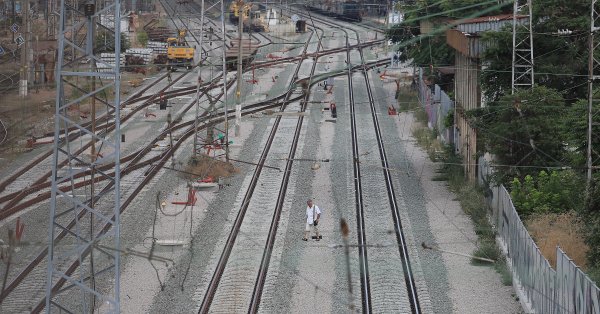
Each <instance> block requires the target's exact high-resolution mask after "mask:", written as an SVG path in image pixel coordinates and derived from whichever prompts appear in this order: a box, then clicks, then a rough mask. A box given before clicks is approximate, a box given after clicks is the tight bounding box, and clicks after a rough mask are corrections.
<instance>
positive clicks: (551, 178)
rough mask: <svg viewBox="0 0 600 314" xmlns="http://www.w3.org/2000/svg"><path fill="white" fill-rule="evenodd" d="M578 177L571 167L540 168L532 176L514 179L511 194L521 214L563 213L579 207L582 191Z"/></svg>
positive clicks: (523, 215) (522, 215)
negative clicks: (557, 169)
mask: <svg viewBox="0 0 600 314" xmlns="http://www.w3.org/2000/svg"><path fill="white" fill-rule="evenodd" d="M582 184H583V183H582V181H581V180H580V178H579V177H578V176H577V175H576V174H575V173H574V172H573V171H570V170H564V171H552V172H551V173H550V174H548V173H547V172H546V171H544V170H542V171H540V173H539V174H538V175H537V177H535V178H534V177H533V176H531V175H527V176H525V178H524V179H523V181H521V180H519V179H518V178H514V179H513V181H512V182H511V192H510V196H511V198H512V200H513V204H514V205H515V208H516V209H517V211H518V212H519V214H520V215H521V217H527V216H529V215H531V214H533V213H564V212H567V211H569V210H575V209H578V208H580V207H581V206H582V198H581V197H579V195H580V194H581V192H582V191H583V190H584V188H583V185H582Z"/></svg>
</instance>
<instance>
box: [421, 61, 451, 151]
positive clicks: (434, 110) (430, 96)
mask: <svg viewBox="0 0 600 314" xmlns="http://www.w3.org/2000/svg"><path fill="white" fill-rule="evenodd" d="M417 89H418V97H419V102H420V104H421V105H422V106H423V107H424V108H425V111H426V112H427V118H428V122H427V126H428V127H429V128H430V129H433V128H435V129H436V130H437V131H438V132H439V134H440V137H441V140H442V142H443V143H444V144H450V143H453V132H452V128H447V127H446V126H445V125H444V123H445V121H446V116H447V115H448V114H449V113H450V112H451V110H452V111H453V110H454V102H453V101H452V100H450V97H448V95H446V93H444V91H442V89H441V88H440V86H439V85H427V84H426V83H425V81H424V80H423V70H422V69H421V70H420V71H419V79H418V86H417Z"/></svg>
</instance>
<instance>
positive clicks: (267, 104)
mask: <svg viewBox="0 0 600 314" xmlns="http://www.w3.org/2000/svg"><path fill="white" fill-rule="evenodd" d="M231 84H233V82H232V83H231ZM229 87H231V85H229V86H228V88H229ZM290 92H291V90H290V91H288V92H286V93H285V94H282V95H280V96H278V97H274V98H272V99H269V100H266V101H262V102H259V103H256V104H254V105H249V106H246V109H251V110H248V111H246V112H244V113H243V115H250V114H253V113H256V112H260V111H262V110H265V109H269V108H273V107H278V106H280V105H279V104H278V103H277V101H278V100H280V99H282V98H284V97H286V95H287V94H288V93H290ZM301 98H302V96H298V97H295V98H293V99H291V101H296V100H299V99H301ZM227 114H228V115H230V116H233V115H234V114H235V110H234V109H231V110H228V112H227ZM213 120H214V119H213ZM214 121H216V122H217V123H218V122H220V121H224V118H220V119H217V120H214ZM192 123H193V121H189V122H186V123H185V126H188V127H191V126H192ZM204 127H205V126H202V127H201V128H204ZM165 132H167V130H165ZM191 135H192V132H191V131H190V130H189V129H188V131H187V132H185V133H184V135H183V136H182V137H180V140H179V141H178V142H177V143H178V144H176V145H174V147H175V149H176V148H177V147H179V146H180V145H181V144H179V143H180V142H181V143H182V142H183V141H184V140H186V139H187V138H189V137H190V136H191ZM172 152H174V150H172V149H171V148H170V149H169V150H168V151H167V152H165V153H163V155H161V156H158V157H159V158H162V159H164V162H166V160H168V158H169V157H170V156H171V154H172ZM140 155H141V154H140ZM138 158H141V157H139V156H138ZM164 162H162V163H159V164H158V165H156V164H154V160H152V161H151V162H148V164H152V165H153V167H152V168H151V169H150V171H149V172H148V173H147V174H146V176H145V178H144V180H143V181H142V183H143V184H140V186H138V188H136V190H135V191H134V192H133V194H132V195H131V196H130V197H129V198H128V200H129V199H131V200H133V198H135V195H137V193H138V192H139V191H141V189H142V188H143V186H145V184H146V183H147V182H149V180H150V179H151V178H152V177H153V176H154V175H155V174H156V172H157V171H158V170H160V168H161V166H162V165H164ZM132 163H133V161H132ZM128 167H137V165H133V166H130V165H128V166H126V168H125V169H124V170H122V173H128V172H130V171H132V170H134V169H131V170H130V169H129V168H128ZM136 169H137V168H136ZM146 178H148V179H146ZM136 191H137V192H136ZM101 193H102V192H101ZM48 195H49V194H48ZM99 195H100V194H99ZM48 197H49V196H48ZM130 202H131V201H129V202H124V203H123V204H122V205H121V212H123V211H124V210H125V209H126V207H127V205H129V203H130ZM81 217H82V216H79V219H81ZM74 224H75V222H74V221H72V222H71V223H70V224H69V225H68V226H67V228H68V229H70V228H72V227H73V226H74ZM66 234H67V231H63V232H61V233H60V234H59V235H57V237H56V239H55V241H60V240H61V239H62V238H64V237H65V236H66ZM47 254H48V248H47V247H46V248H45V249H43V250H42V251H41V252H40V253H39V254H38V255H37V256H36V258H35V259H34V260H33V261H32V262H31V263H29V264H28V265H27V266H26V267H25V269H23V270H22V271H21V272H20V273H19V274H18V275H17V276H16V277H15V279H13V281H11V283H10V284H8V285H7V286H6V288H5V290H4V291H2V292H0V303H2V302H3V301H4V299H5V298H6V297H7V296H8V295H9V294H10V292H12V291H13V290H14V289H15V288H16V287H17V286H18V285H19V284H20V283H21V282H22V281H23V280H24V279H25V278H26V277H27V275H29V274H30V273H31V272H32V271H33V269H34V268H35V267H36V266H37V265H39V263H41V262H42V261H43V260H44V258H45V257H46V255H47ZM39 305H41V306H42V308H43V306H45V301H41V302H40V303H39Z"/></svg>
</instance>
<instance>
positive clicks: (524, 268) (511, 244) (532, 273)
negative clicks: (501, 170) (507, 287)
mask: <svg viewBox="0 0 600 314" xmlns="http://www.w3.org/2000/svg"><path fill="white" fill-rule="evenodd" d="M490 171H491V169H490V166H489V164H488V163H487V161H486V160H485V159H484V158H480V160H479V171H478V181H479V183H480V184H484V183H485V180H486V177H487V175H488V174H489V173H490ZM490 189H491V192H492V193H491V197H490V198H489V199H488V200H489V201H490V204H491V208H492V213H491V214H492V215H491V216H492V223H493V224H494V225H495V226H496V230H497V231H498V239H499V243H500V246H501V247H502V249H503V250H504V253H505V254H506V256H507V258H508V260H509V262H510V264H511V265H512V267H511V268H512V273H513V281H514V283H515V287H516V288H517V289H518V290H520V295H521V298H523V299H524V300H522V301H525V302H522V303H524V305H525V307H529V309H527V308H526V309H525V310H527V311H529V310H530V311H533V312H535V313H594V314H600V289H598V287H597V286H596V285H595V284H594V283H593V282H592V281H591V280H590V279H589V277H588V276H586V275H585V274H584V273H583V272H582V271H581V270H580V269H579V267H577V266H576V265H575V264H574V263H573V261H572V260H571V259H570V258H569V257H568V256H567V255H566V254H565V253H564V252H563V251H562V250H561V249H560V248H559V247H557V249H556V255H557V259H556V260H557V262H556V270H555V269H553V268H552V267H551V266H550V263H549V262H548V260H546V258H545V257H544V256H543V255H542V253H541V252H540V250H539V248H538V247H537V245H536V244H535V242H534V241H533V239H532V238H531V235H530V234H529V232H528V231H527V229H526V228H525V226H524V225H523V222H522V221H521V218H520V217H519V215H518V214H517V211H516V209H515V207H514V205H513V203H512V200H511V198H510V194H509V193H508V191H507V190H506V188H504V186H502V185H501V186H492V187H491V188H490Z"/></svg>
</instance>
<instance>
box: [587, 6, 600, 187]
mask: <svg viewBox="0 0 600 314" xmlns="http://www.w3.org/2000/svg"><path fill="white" fill-rule="evenodd" d="M598 11H600V7H599V5H598V1H597V0H592V7H591V21H590V39H589V57H588V72H589V74H588V134H587V145H588V147H587V185H588V191H589V187H590V184H591V182H592V170H593V169H594V168H595V167H596V166H594V164H595V160H594V159H596V161H597V159H598V152H595V151H594V149H593V147H592V144H593V134H594V133H593V132H594V127H593V125H594V119H593V118H594V115H595V114H597V113H598V109H597V108H594V102H597V99H594V95H595V94H596V93H595V92H594V81H595V80H597V79H598V78H600V73H599V70H598V67H599V66H600V61H598V58H597V55H596V50H597V49H598V46H599V43H597V42H595V40H594V34H595V33H596V32H597V31H598V30H599V29H600V27H598V26H596V25H597V24H598V23H597V21H598V18H599V15H598ZM596 128H597V127H596ZM594 157H595V158H594Z"/></svg>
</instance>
